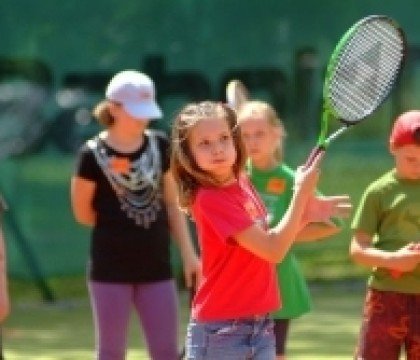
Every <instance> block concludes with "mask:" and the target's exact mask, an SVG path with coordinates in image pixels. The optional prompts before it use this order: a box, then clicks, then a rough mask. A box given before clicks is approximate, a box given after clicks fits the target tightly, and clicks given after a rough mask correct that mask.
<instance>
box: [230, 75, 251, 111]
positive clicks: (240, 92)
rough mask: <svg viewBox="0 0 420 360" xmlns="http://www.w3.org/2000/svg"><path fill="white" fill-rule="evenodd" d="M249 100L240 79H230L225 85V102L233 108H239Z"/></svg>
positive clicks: (246, 90)
mask: <svg viewBox="0 0 420 360" xmlns="http://www.w3.org/2000/svg"><path fill="white" fill-rule="evenodd" d="M248 100H249V92H248V89H247V88H246V86H245V85H244V84H243V82H242V81H240V80H236V79H235V80H230V81H229V82H228V84H227V85H226V102H227V104H228V105H229V106H230V107H231V108H232V109H233V110H236V111H238V110H239V108H240V107H241V106H242V105H243V104H245V103H246V102H247V101H248Z"/></svg>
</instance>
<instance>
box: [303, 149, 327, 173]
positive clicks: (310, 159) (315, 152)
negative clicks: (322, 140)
mask: <svg viewBox="0 0 420 360" xmlns="http://www.w3.org/2000/svg"><path fill="white" fill-rule="evenodd" d="M323 151H325V147H324V146H322V145H317V146H315V147H314V148H313V149H312V151H311V153H310V154H309V156H308V159H307V160H306V163H305V167H306V168H307V167H308V166H310V165H311V164H312V162H313V161H314V159H315V158H316V156H317V155H318V154H319V153H321V152H323Z"/></svg>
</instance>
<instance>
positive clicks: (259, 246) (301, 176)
mask: <svg viewBox="0 0 420 360" xmlns="http://www.w3.org/2000/svg"><path fill="white" fill-rule="evenodd" d="M321 159H322V155H321V156H318V157H317V158H316V159H315V160H314V162H313V163H312V164H311V165H310V166H309V167H308V168H303V167H301V168H299V169H298V171H297V173H296V176H295V187H294V192H293V196H292V200H291V202H290V204H289V207H288V209H287V211H286V213H285V214H284V216H283V218H282V219H281V220H280V221H279V223H278V224H277V225H275V226H274V227H273V228H272V229H271V230H270V231H265V230H264V229H262V228H261V227H259V226H258V225H256V224H254V225H252V226H250V227H249V228H247V229H245V230H244V231H242V232H240V233H239V234H237V235H236V236H235V238H236V240H237V242H238V243H239V244H240V245H241V246H243V247H244V248H246V249H248V250H249V251H251V252H253V253H254V254H256V255H257V256H259V257H261V258H263V259H265V260H267V261H270V262H279V261H281V260H282V259H283V258H284V256H285V254H286V253H287V251H288V250H289V248H290V246H291V245H292V243H293V242H294V240H295V238H296V235H297V234H298V232H299V231H300V230H301V229H302V227H303V226H304V225H305V224H306V222H305V221H306V220H305V219H304V218H303V215H304V213H305V208H306V205H307V203H308V201H309V199H310V198H311V197H312V196H313V195H312V194H313V193H314V190H315V187H316V183H317V181H318V171H317V169H318V166H319V163H320V161H321Z"/></svg>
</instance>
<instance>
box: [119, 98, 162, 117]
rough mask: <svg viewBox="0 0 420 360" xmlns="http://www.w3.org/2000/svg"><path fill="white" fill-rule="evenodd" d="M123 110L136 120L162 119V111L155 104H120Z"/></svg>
mask: <svg viewBox="0 0 420 360" xmlns="http://www.w3.org/2000/svg"><path fill="white" fill-rule="evenodd" d="M122 105H123V107H124V110H125V111H127V113H128V114H130V115H131V116H132V117H134V118H136V119H147V120H149V119H150V120H153V119H160V118H161V117H162V110H161V109H160V107H159V106H158V105H157V104H156V103H155V102H153V101H152V102H149V103H140V104H139V103H135V104H127V103H125V104H122Z"/></svg>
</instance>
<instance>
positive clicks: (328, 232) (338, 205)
mask: <svg viewBox="0 0 420 360" xmlns="http://www.w3.org/2000/svg"><path fill="white" fill-rule="evenodd" d="M351 210H352V205H351V202H350V197H349V196H348V195H341V196H321V197H319V196H317V197H312V198H311V199H310V200H309V202H308V205H307V206H306V211H305V215H304V218H305V219H306V221H307V225H306V226H305V227H304V228H303V229H302V230H301V231H300V232H299V234H298V236H297V239H296V241H298V242H309V241H315V240H319V239H323V238H326V237H330V236H332V235H335V234H337V233H338V232H340V231H341V228H342V226H343V222H342V220H341V219H342V218H347V217H349V216H350V213H351ZM324 213H325V214H327V217H326V218H322V214H324ZM332 214H334V215H332ZM331 216H334V218H331ZM317 217H318V219H317Z"/></svg>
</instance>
